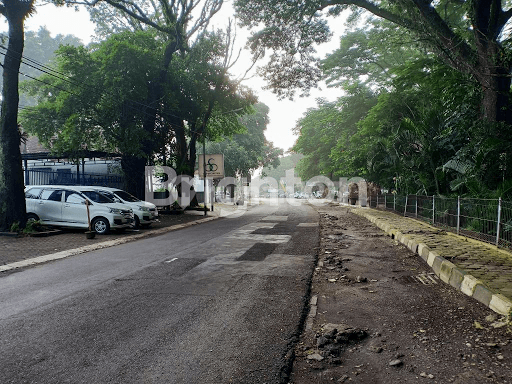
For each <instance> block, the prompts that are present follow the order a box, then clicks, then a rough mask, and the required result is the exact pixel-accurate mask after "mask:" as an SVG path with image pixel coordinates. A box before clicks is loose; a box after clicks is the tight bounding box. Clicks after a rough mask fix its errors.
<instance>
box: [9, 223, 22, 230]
mask: <svg viewBox="0 0 512 384" xmlns="http://www.w3.org/2000/svg"><path fill="white" fill-rule="evenodd" d="M20 229H21V228H20V222H19V221H15V222H14V223H12V224H11V228H9V232H19V231H20Z"/></svg>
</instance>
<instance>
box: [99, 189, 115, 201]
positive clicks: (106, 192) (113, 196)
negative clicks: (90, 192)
mask: <svg viewBox="0 0 512 384" xmlns="http://www.w3.org/2000/svg"><path fill="white" fill-rule="evenodd" d="M98 192H99V193H101V194H102V195H104V196H107V197H108V198H109V199H110V200H112V201H114V202H118V203H121V200H119V198H118V197H117V196H116V195H114V194H113V193H112V192H108V191H98Z"/></svg>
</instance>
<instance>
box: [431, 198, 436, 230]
mask: <svg viewBox="0 0 512 384" xmlns="http://www.w3.org/2000/svg"><path fill="white" fill-rule="evenodd" d="M435 223H436V195H432V225H433V224H435Z"/></svg>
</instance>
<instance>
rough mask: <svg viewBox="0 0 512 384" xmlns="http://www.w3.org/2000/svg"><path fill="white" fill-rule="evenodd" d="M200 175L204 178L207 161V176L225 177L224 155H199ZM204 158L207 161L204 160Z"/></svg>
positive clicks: (212, 177) (213, 177) (211, 177)
mask: <svg viewBox="0 0 512 384" xmlns="http://www.w3.org/2000/svg"><path fill="white" fill-rule="evenodd" d="M198 158H199V169H198V171H199V177H201V178H204V170H205V168H204V164H205V163H206V177H207V178H209V179H222V178H223V177H224V155H223V154H215V155H208V154H207V155H204V156H203V155H198ZM203 159H205V161H204V162H203Z"/></svg>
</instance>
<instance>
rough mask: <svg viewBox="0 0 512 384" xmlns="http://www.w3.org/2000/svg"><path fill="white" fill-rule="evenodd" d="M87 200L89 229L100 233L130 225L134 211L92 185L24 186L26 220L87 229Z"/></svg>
mask: <svg viewBox="0 0 512 384" xmlns="http://www.w3.org/2000/svg"><path fill="white" fill-rule="evenodd" d="M86 201H89V217H90V220H91V227H92V230H93V231H95V232H96V233H98V234H100V235H102V234H107V233H109V231H110V230H111V229H119V230H123V229H126V228H129V227H131V225H132V220H133V211H132V209H131V208H128V207H126V205H124V204H119V203H115V202H113V201H112V200H111V199H109V198H108V197H106V196H104V195H102V194H101V193H98V192H96V191H95V190H94V187H84V186H67V185H29V186H27V187H26V188H25V202H26V205H27V219H28V220H40V221H41V223H43V224H46V225H55V226H59V227H72V228H89V222H88V218H87V206H86Z"/></svg>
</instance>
